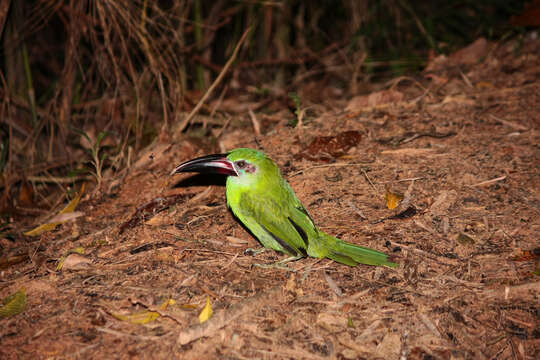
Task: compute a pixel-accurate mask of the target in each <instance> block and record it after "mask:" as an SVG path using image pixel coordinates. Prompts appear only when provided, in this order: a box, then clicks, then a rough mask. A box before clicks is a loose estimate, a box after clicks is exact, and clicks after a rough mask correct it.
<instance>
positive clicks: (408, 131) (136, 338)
mask: <svg viewBox="0 0 540 360" xmlns="http://www.w3.org/2000/svg"><path fill="white" fill-rule="evenodd" d="M539 54H540V41H538V40H535V41H533V40H530V41H526V42H525V43H524V44H517V43H515V42H510V43H505V44H503V45H498V46H496V47H494V48H491V50H490V51H489V52H488V53H487V55H486V56H485V57H483V58H482V59H479V60H478V61H477V62H476V63H474V64H463V63H459V59H458V60H456V58H455V57H454V58H449V59H447V60H446V62H445V60H444V59H443V60H440V62H439V63H438V65H437V66H433V67H432V71H431V72H429V73H427V72H426V73H424V74H422V75H421V76H418V77H417V78H414V79H413V78H401V79H397V81H394V82H393V83H391V84H390V85H389V84H386V85H384V86H383V85H380V86H379V88H378V89H377V88H375V89H374V90H373V93H376V94H378V96H372V97H371V98H369V99H368V98H367V97H364V98H358V99H356V100H354V101H351V102H350V103H347V102H346V101H344V100H326V101H325V102H322V101H321V102H319V103H317V104H314V105H313V106H310V104H309V103H308V100H309V94H301V96H302V99H303V100H305V102H306V104H305V105H304V106H305V107H306V109H307V111H306V114H305V116H304V117H303V119H302V126H299V127H296V128H293V127H291V126H290V125H289V123H290V122H291V120H294V116H295V115H294V114H292V113H291V112H290V111H288V112H287V111H282V112H280V113H277V114H276V113H274V114H272V115H268V114H264V113H255V114H254V115H255V116H254V118H250V117H249V116H247V115H245V114H242V115H235V116H234V117H233V118H232V119H231V120H230V121H229V122H228V123H227V124H226V125H219V126H216V128H215V132H216V133H220V134H219V135H220V136H219V138H218V139H217V142H216V141H214V142H213V143H214V144H217V145H210V144H211V142H210V141H208V140H205V139H203V140H201V139H193V138H188V137H186V136H184V135H175V132H174V131H173V130H171V131H170V134H169V137H168V139H169V140H165V139H166V138H167V136H162V137H161V142H156V143H155V144H153V145H152V146H151V147H150V148H148V149H147V151H145V152H144V153H142V154H140V157H139V160H138V161H137V162H136V163H135V164H133V166H131V167H130V168H129V169H127V170H126V171H125V172H124V173H123V174H119V175H118V176H116V177H115V178H114V179H107V180H106V182H105V183H104V184H103V186H102V189H101V190H100V191H93V192H92V191H89V192H87V194H85V195H84V196H83V199H82V200H81V203H80V205H79V206H78V208H77V210H79V211H82V212H83V213H84V216H82V217H79V218H77V219H75V220H72V221H68V222H66V223H64V224H63V225H61V226H59V227H58V228H57V229H56V230H55V231H52V232H48V233H45V234H43V235H41V236H39V237H34V238H27V240H26V243H25V244H23V245H21V244H20V243H17V244H15V245H13V244H11V245H10V247H9V248H8V247H7V246H6V245H5V244H6V241H3V242H2V244H3V245H2V246H4V253H3V255H2V256H13V255H16V254H21V253H24V254H28V256H29V259H28V261H24V262H22V263H19V264H16V265H11V266H8V267H5V268H3V269H2V270H1V273H0V297H1V298H3V297H5V296H7V295H9V294H11V293H13V292H15V291H17V290H18V289H20V288H21V287H24V288H25V290H26V293H27V296H28V306H27V309H26V310H25V311H24V312H23V313H21V314H19V315H16V316H12V317H9V318H5V319H1V320H0V322H1V327H0V342H1V346H0V358H2V359H20V358H50V359H57V358H58V359H60V358H93V359H121V358H148V359H171V358H178V359H254V358H257V359H363V358H365V359H374V358H384V359H398V358H409V359H431V358H436V359H450V358H452V359H509V358H510V359H538V358H540V325H539V324H540V301H539V296H540V295H539V294H540V278H539V276H538V269H539V268H540V266H539V260H538V256H540V255H539V246H540V245H539V244H540V243H539V241H538V238H539V234H540V220H539V218H540V216H539V215H540V148H539V145H538V144H539V142H540V81H539V80H540V66H539V65H538V64H539V63H540V61H539ZM380 90H384V91H383V92H378V91H380ZM347 104H348V106H347ZM345 108H347V111H344V110H343V109H345ZM253 123H256V124H258V125H259V126H260V132H261V133H260V135H255V134H254V130H253V129H254V127H253V126H252V124H253ZM223 126H226V128H225V129H224V131H221V127H223ZM255 138H257V140H256V141H255ZM259 146H260V147H262V148H263V149H264V151H265V152H266V153H267V154H269V155H270V156H271V157H272V158H273V159H274V160H275V161H276V162H277V164H278V165H279V166H280V167H281V169H282V171H283V173H284V176H285V177H286V178H287V179H288V180H289V182H290V183H291V186H292V187H293V189H294V190H295V191H296V193H297V195H298V197H299V198H300V199H301V200H302V201H303V203H304V204H305V206H306V207H307V208H308V209H309V210H310V211H311V214H312V215H313V217H314V219H315V221H316V222H317V223H318V225H319V226H320V227H321V228H322V229H323V230H324V231H326V232H328V233H330V234H333V235H335V236H338V237H340V238H342V239H343V240H346V241H349V242H353V243H356V244H361V245H364V246H369V247H372V248H375V249H378V250H381V251H385V252H387V253H389V254H392V256H393V258H394V259H395V261H396V262H398V263H399V267H398V268H397V269H390V268H386V267H370V266H365V265H359V266H356V267H348V266H345V265H341V264H338V263H335V262H332V261H330V260H327V259H323V260H320V259H313V258H306V259H301V260H298V261H296V262H293V263H289V264H288V266H289V268H290V270H291V271H287V270H282V269H277V268H260V267H256V266H254V264H261V263H263V264H270V263H273V262H275V261H277V260H279V259H282V258H284V257H285V256H286V255H284V254H279V253H276V252H273V251H266V252H263V253H261V254H259V255H249V254H246V253H245V250H246V248H248V247H252V248H254V247H258V246H259V244H258V243H257V241H256V240H255V239H254V238H253V237H252V236H251V235H250V234H249V233H248V232H246V230H245V229H244V228H243V227H242V226H241V225H240V224H239V223H238V221H237V220H235V218H234V217H233V215H232V213H231V212H230V211H229V210H228V209H227V207H226V203H225V188H224V181H223V178H220V177H212V176H207V175H190V174H185V175H184V174H183V175H175V176H172V177H171V176H169V173H170V171H171V170H172V169H173V168H174V167H175V166H176V165H178V164H179V163H181V162H182V161H184V160H187V159H190V158H192V157H195V156H200V155H204V154H207V153H211V152H219V151H222V150H225V149H232V148H235V147H254V148H257V147H259ZM386 187H388V188H390V189H392V190H393V191H397V192H401V193H404V194H405V200H404V202H405V204H403V203H402V204H401V205H400V207H398V208H397V209H395V210H389V209H388V208H387V206H386V202H385V189H386ZM409 207H414V209H416V211H415V212H410V211H409V212H405V213H401V212H402V211H403V210H405V209H406V208H409ZM400 213H401V216H400V215H399V214H400ZM396 215H397V216H396ZM33 225H34V226H35V225H39V224H35V223H34V224H33ZM21 226H22V224H21ZM27 228H29V227H27ZM76 247H83V248H84V250H85V252H84V255H82V256H79V255H78V256H71V259H70V261H69V262H67V263H66V264H65V266H64V269H62V270H60V271H57V270H56V265H57V260H58V259H59V258H60V257H61V256H62V255H64V254H66V253H67V252H69V251H70V250H71V249H74V248H76ZM535 271H536V274H535ZM207 298H210V301H211V304H212V307H213V310H214V315H213V317H212V318H211V319H210V320H209V321H207V322H206V323H204V324H202V325H200V324H199V318H198V315H199V313H200V311H201V310H202V308H203V307H204V304H205V303H206V300H207ZM168 299H172V300H174V301H175V303H174V304H170V305H169V306H168V307H167V308H166V309H163V308H161V304H162V303H163V302H164V301H166V300H168ZM144 310H153V311H157V312H158V313H159V314H161V316H159V317H158V318H157V319H155V320H154V321H152V322H148V323H146V324H134V323H131V322H129V321H122V320H119V319H118V318H116V317H114V316H113V314H121V315H129V314H133V313H136V312H140V311H144Z"/></svg>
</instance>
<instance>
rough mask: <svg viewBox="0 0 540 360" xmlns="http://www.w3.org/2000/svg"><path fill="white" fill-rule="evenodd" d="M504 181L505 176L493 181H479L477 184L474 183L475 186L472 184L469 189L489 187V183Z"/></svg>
mask: <svg viewBox="0 0 540 360" xmlns="http://www.w3.org/2000/svg"><path fill="white" fill-rule="evenodd" d="M504 179H506V175H505V176H500V177H498V178H495V179H491V180H486V181H481V182H479V183H476V184H473V185H469V186H470V187H476V186H482V185H489V184H491V183H494V182H497V181H501V180H504Z"/></svg>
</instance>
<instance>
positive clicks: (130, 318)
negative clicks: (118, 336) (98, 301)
mask: <svg viewBox="0 0 540 360" xmlns="http://www.w3.org/2000/svg"><path fill="white" fill-rule="evenodd" d="M112 316H114V317H115V318H117V319H118V320H122V321H126V322H128V323H130V324H135V325H142V324H148V323H150V322H152V321H154V320H156V319H157V318H158V317H160V315H159V313H157V312H155V311H148V310H145V311H141V312H137V313H134V314H131V315H120V314H115V313H112Z"/></svg>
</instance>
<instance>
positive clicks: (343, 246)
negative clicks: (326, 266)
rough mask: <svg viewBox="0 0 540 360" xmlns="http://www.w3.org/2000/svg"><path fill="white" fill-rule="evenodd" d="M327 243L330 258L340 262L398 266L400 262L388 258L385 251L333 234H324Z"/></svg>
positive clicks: (353, 264)
mask: <svg viewBox="0 0 540 360" xmlns="http://www.w3.org/2000/svg"><path fill="white" fill-rule="evenodd" d="M324 236H325V237H326V239H325V240H326V241H325V243H326V244H327V245H328V248H329V249H328V250H329V253H328V255H327V257H328V258H330V259H332V260H334V261H337V262H339V263H342V264H345V265H349V266H355V265H357V264H367V265H385V266H389V267H398V264H396V263H394V262H391V261H389V260H388V255H386V254H385V253H383V252H380V251H377V250H374V249H370V248H367V247H363V246H359V245H354V244H351V243H348V242H345V241H343V240H340V239H337V238H335V237H333V236H331V235H328V234H324Z"/></svg>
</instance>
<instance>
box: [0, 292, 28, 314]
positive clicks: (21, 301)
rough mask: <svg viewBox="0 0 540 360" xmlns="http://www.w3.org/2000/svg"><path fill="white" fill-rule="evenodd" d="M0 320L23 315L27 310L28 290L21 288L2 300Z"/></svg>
mask: <svg viewBox="0 0 540 360" xmlns="http://www.w3.org/2000/svg"><path fill="white" fill-rule="evenodd" d="M2 304H3V306H2V307H0V319H2V318H5V317H8V316H13V315H17V314H20V313H22V312H23V311H24V310H26V305H27V302H26V290H25V289H24V288H20V289H19V290H18V291H17V292H16V293H14V294H11V295H8V296H7V297H5V298H4V299H3V300H2Z"/></svg>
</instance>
